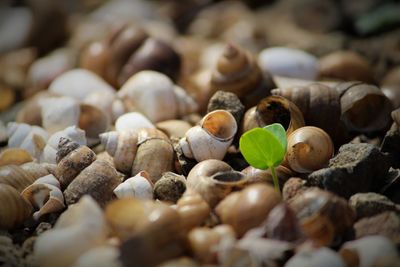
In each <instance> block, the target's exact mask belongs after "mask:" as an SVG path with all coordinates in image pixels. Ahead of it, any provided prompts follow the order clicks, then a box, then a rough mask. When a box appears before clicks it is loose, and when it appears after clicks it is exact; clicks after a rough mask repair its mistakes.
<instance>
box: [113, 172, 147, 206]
mask: <svg viewBox="0 0 400 267" xmlns="http://www.w3.org/2000/svg"><path fill="white" fill-rule="evenodd" d="M114 194H115V195H116V196H117V197H118V198H127V197H136V198H139V199H153V185H152V184H151V183H150V180H149V174H148V173H147V172H146V171H141V172H139V173H138V174H136V175H135V176H133V177H131V178H129V179H127V180H126V181H124V182H123V183H121V184H119V185H118V186H117V187H116V188H115V189H114Z"/></svg>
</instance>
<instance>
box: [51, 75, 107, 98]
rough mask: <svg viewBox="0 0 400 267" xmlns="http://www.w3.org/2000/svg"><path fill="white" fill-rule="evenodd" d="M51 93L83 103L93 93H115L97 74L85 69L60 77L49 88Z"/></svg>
mask: <svg viewBox="0 0 400 267" xmlns="http://www.w3.org/2000/svg"><path fill="white" fill-rule="evenodd" d="M49 91H50V92H52V93H55V94H57V95H61V96H69V97H72V98H75V99H77V100H80V101H83V100H84V99H85V98H86V97H87V96H88V95H89V94H91V93H93V92H105V93H109V92H115V90H114V88H112V87H111V86H110V85H108V84H107V83H106V82H105V81H104V80H102V79H101V78H100V77H99V76H97V75H96V74H95V73H93V72H91V71H88V70H85V69H73V70H69V71H67V72H64V73H63V74H61V75H60V76H58V77H57V78H56V79H55V80H54V81H53V82H52V83H51V84H50V86H49Z"/></svg>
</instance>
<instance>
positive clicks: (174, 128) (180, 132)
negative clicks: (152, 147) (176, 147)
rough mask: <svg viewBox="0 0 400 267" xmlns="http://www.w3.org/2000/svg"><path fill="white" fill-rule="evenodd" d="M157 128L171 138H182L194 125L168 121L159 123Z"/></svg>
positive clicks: (181, 121) (182, 121)
mask: <svg viewBox="0 0 400 267" xmlns="http://www.w3.org/2000/svg"><path fill="white" fill-rule="evenodd" d="M156 127H157V129H159V130H161V131H163V132H164V133H165V134H166V135H168V136H169V137H170V138H171V137H178V138H181V137H183V136H184V135H185V133H186V132H187V131H188V130H189V129H190V128H191V127H192V125H190V123H188V122H186V121H184V120H166V121H160V122H158V123H157V124H156Z"/></svg>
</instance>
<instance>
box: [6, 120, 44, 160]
mask: <svg viewBox="0 0 400 267" xmlns="http://www.w3.org/2000/svg"><path fill="white" fill-rule="evenodd" d="M7 134H8V147H19V148H23V149H25V150H27V151H28V152H29V153H30V154H31V156H32V157H34V158H37V159H38V158H40V155H41V153H42V151H43V148H44V146H45V145H46V141H47V139H48V138H49V136H48V133H47V132H46V131H45V130H44V129H43V128H41V127H39V126H31V125H28V124H25V123H15V122H10V123H8V124H7Z"/></svg>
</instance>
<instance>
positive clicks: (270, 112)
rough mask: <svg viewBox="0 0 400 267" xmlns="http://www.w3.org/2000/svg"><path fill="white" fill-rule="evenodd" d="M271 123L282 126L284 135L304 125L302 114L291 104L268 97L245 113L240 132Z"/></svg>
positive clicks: (279, 97)
mask: <svg viewBox="0 0 400 267" xmlns="http://www.w3.org/2000/svg"><path fill="white" fill-rule="evenodd" d="M272 123H280V124H282V126H283V127H284V128H285V129H286V135H289V134H290V133H291V132H293V131H294V130H296V129H297V128H300V127H302V126H304V125H305V123H304V118H303V114H302V113H301V111H300V110H299V108H298V107H297V106H296V105H295V104H294V103H293V102H291V101H289V100H287V99H286V98H284V97H281V96H269V97H266V98H264V99H262V100H261V101H260V102H259V103H258V104H257V106H255V107H252V108H250V109H248V110H247V111H246V113H245V114H244V118H243V120H242V125H241V131H242V132H243V133H244V132H247V131H249V130H251V129H253V128H256V127H264V126H266V125H269V124H272Z"/></svg>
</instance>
